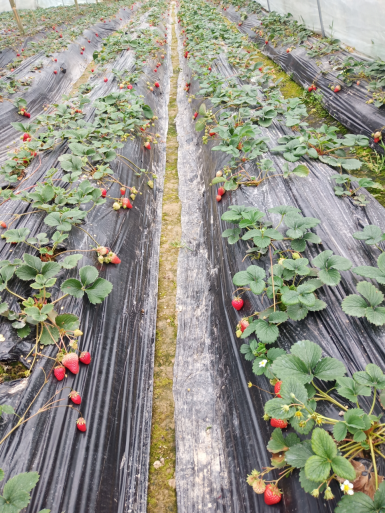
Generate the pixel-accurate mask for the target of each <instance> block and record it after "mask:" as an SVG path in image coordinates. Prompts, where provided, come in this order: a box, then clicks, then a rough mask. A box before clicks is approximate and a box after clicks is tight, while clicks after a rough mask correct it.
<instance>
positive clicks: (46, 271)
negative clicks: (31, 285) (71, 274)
mask: <svg viewBox="0 0 385 513" xmlns="http://www.w3.org/2000/svg"><path fill="white" fill-rule="evenodd" d="M60 269H61V266H60V264H58V263H56V262H46V263H45V264H43V267H42V270H41V274H42V275H43V276H44V278H45V279H46V280H49V279H50V278H53V277H54V276H55V275H56V274H57V273H58V272H59V271H60Z"/></svg>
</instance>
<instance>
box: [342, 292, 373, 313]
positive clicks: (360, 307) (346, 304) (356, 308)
mask: <svg viewBox="0 0 385 513" xmlns="http://www.w3.org/2000/svg"><path fill="white" fill-rule="evenodd" d="M341 307H342V310H343V311H344V312H345V313H346V314H348V315H352V316H353V317H365V314H366V309H367V308H368V303H367V302H366V301H365V299H364V298H362V297H361V296H358V295H357V294H351V295H350V296H346V298H345V299H344V300H343V301H342V303H341Z"/></svg>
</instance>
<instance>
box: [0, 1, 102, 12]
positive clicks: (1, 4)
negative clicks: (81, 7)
mask: <svg viewBox="0 0 385 513" xmlns="http://www.w3.org/2000/svg"><path fill="white" fill-rule="evenodd" d="M101 1H102V0H99V3H100V2H101ZM78 3H79V4H95V3H96V0H78ZM74 4H75V0H16V7H17V9H37V8H38V7H43V8H46V7H58V6H60V5H61V6H63V5H64V6H65V5H74ZM5 11H12V8H11V4H10V3H9V0H0V12H5Z"/></svg>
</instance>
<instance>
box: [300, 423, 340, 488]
mask: <svg viewBox="0 0 385 513" xmlns="http://www.w3.org/2000/svg"><path fill="white" fill-rule="evenodd" d="M311 446H312V449H313V451H314V453H315V454H316V455H317V456H320V457H322V458H325V459H327V460H332V459H333V458H335V457H336V456H337V446H336V444H335V443H334V442H333V439H332V437H331V436H330V435H329V434H328V433H327V432H326V431H325V430H324V429H321V428H316V429H315V430H314V431H313V434H312V436H311ZM306 475H307V473H306ZM308 477H309V476H308ZM309 479H311V478H310V477H309ZM318 481H322V479H318Z"/></svg>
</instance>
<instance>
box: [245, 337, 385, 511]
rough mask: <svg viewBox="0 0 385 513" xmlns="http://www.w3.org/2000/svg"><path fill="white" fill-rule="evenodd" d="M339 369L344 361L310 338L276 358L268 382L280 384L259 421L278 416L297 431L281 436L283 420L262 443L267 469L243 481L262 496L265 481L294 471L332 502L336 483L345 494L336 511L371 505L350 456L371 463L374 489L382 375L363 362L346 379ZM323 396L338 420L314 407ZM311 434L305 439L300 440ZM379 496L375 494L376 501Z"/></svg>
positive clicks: (313, 491)
mask: <svg viewBox="0 0 385 513" xmlns="http://www.w3.org/2000/svg"><path fill="white" fill-rule="evenodd" d="M345 374H346V369H345V366H344V365H343V363H341V362H340V361H338V360H336V359H334V358H330V357H324V358H323V357H322V350H321V348H320V347H319V346H317V345H316V344H314V343H313V342H311V341H309V340H302V341H299V342H297V343H295V344H294V345H293V346H292V347H291V349H290V353H289V354H282V355H279V356H276V357H275V358H274V360H273V362H272V363H271V364H270V369H269V375H270V376H272V377H273V380H272V383H276V382H277V381H278V380H279V382H280V388H279V397H278V396H277V397H276V398H274V399H271V400H269V401H267V402H266V404H265V415H264V418H265V420H269V419H270V418H271V419H273V420H274V422H272V425H278V424H279V421H281V422H283V423H284V424H285V427H286V426H288V425H290V426H291V427H292V428H293V429H294V431H296V432H297V434H294V433H289V434H288V435H286V436H284V434H283V431H282V429H284V428H285V427H283V424H282V429H281V428H276V429H275V430H274V431H273V433H272V435H271V439H270V441H269V443H268V444H267V450H268V451H269V452H270V453H271V454H272V457H271V462H272V466H271V467H268V468H266V469H264V470H263V471H261V472H260V471H257V470H254V471H253V472H252V473H251V474H250V475H249V477H248V479H247V482H248V483H249V484H250V485H251V486H253V489H254V491H255V492H256V493H264V492H265V490H266V487H267V486H269V485H270V486H274V487H278V483H279V481H280V480H281V479H283V478H284V477H287V476H289V475H291V474H292V473H293V472H296V471H297V470H298V471H299V481H300V484H301V486H302V488H303V489H304V490H305V492H307V493H310V494H311V495H313V496H314V497H319V496H320V494H321V493H322V494H323V496H324V499H326V500H331V499H333V498H334V495H333V492H332V489H331V483H332V481H334V480H335V481H337V482H338V483H339V485H340V486H341V489H342V491H343V492H344V493H345V494H347V496H346V497H344V498H343V499H342V501H341V502H340V504H339V506H338V507H337V509H336V511H341V512H343V511H347V510H345V509H343V508H344V507H345V505H347V504H348V505H349V506H350V507H351V508H352V509H351V511H356V509H355V508H357V507H359V505H361V503H362V504H365V505H368V507H369V506H370V505H371V504H372V500H371V499H370V498H369V497H367V496H366V495H364V494H363V493H360V489H361V488H360V487H361V486H362V485H361V483H360V473H356V470H357V469H358V465H359V464H358V460H356V459H355V458H356V457H357V456H358V455H361V457H366V458H368V459H369V460H371V465H372V468H373V481H374V483H375V490H376V489H378V488H379V482H380V476H378V472H377V459H376V458H378V457H383V458H385V457H384V456H383V455H382V453H381V452H380V450H379V449H378V447H379V446H380V445H381V444H382V443H383V442H382V430H383V424H381V421H380V417H378V416H376V415H374V414H373V410H374V407H375V404H376V398H377V391H378V390H383V389H385V375H384V374H383V373H382V371H381V370H380V368H379V367H377V366H376V365H374V364H369V365H367V366H366V369H365V371H359V372H356V373H354V374H353V376H352V377H346V376H345ZM330 382H336V385H335V386H334V387H333V388H332V389H331V390H333V389H335V393H334V394H333V395H330V392H331V390H330V384H329V383H330ZM249 386H252V385H251V383H250V384H249ZM325 390H328V391H327V392H326V391H325ZM338 396H340V397H342V398H343V400H344V402H346V400H348V402H349V404H352V405H353V407H347V406H345V405H344V404H342V403H341V402H340V401H339V398H338ZM369 396H373V401H372V405H371V407H370V409H369V408H368V409H367V411H366V412H365V409H364V406H363V404H366V402H365V397H369ZM362 398H363V399H362ZM322 401H326V402H329V403H330V404H331V405H333V406H335V407H336V408H338V410H340V415H343V419H341V420H337V419H335V418H331V417H330V416H328V417H326V416H324V415H323V413H320V412H318V411H317V409H318V403H320V402H322ZM360 401H362V404H360ZM329 415H330V414H329ZM309 434H311V439H310V440H309V439H304V440H303V439H301V438H300V437H301V436H304V435H305V436H306V435H309ZM275 469H280V477H279V478H278V479H276V480H273V481H266V479H265V476H266V475H267V474H268V473H270V472H272V471H274V470H275ZM381 486H383V485H380V490H381ZM356 492H359V493H356ZM373 493H374V492H373ZM378 496H379V495H378V492H377V493H376V496H375V500H376V497H377V498H378ZM266 503H267V504H269V502H268V501H266ZM357 511H358V510H357ZM360 511H361V509H360ZM363 511H368V512H369V511H374V510H373V509H367V510H366V509H364V510H363Z"/></svg>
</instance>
